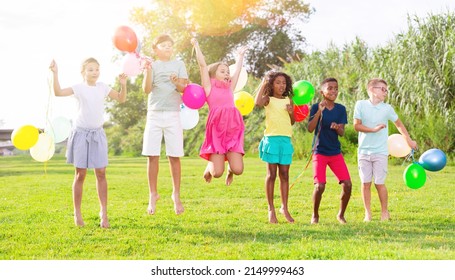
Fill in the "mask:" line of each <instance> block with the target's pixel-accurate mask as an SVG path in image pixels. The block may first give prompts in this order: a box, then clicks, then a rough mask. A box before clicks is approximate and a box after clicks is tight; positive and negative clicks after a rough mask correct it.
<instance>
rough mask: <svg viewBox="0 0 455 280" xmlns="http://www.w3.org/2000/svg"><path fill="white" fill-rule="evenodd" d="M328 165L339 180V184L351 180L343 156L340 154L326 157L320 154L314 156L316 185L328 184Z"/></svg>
mask: <svg viewBox="0 0 455 280" xmlns="http://www.w3.org/2000/svg"><path fill="white" fill-rule="evenodd" d="M327 165H328V166H329V167H330V169H331V170H332V172H333V174H335V176H336V177H337V179H338V183H341V181H345V180H351V176H349V171H348V167H347V166H346V162H344V158H343V155H342V154H338V155H335V156H324V155H320V154H313V175H314V176H313V181H314V183H315V184H317V183H321V184H325V183H326V182H327V179H326V170H327Z"/></svg>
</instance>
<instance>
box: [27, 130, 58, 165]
mask: <svg viewBox="0 0 455 280" xmlns="http://www.w3.org/2000/svg"><path fill="white" fill-rule="evenodd" d="M54 152H55V143H54V138H53V137H51V136H50V135H49V134H47V133H41V134H40V135H39V137H38V142H37V143H36V145H35V146H33V147H32V148H30V155H31V156H32V158H33V159H34V160H36V161H39V162H45V161H48V160H50V159H51V157H52V156H53V155H54Z"/></svg>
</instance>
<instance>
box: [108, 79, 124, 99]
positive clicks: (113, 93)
mask: <svg viewBox="0 0 455 280" xmlns="http://www.w3.org/2000/svg"><path fill="white" fill-rule="evenodd" d="M118 79H119V81H120V85H121V89H120V92H117V91H116V90H111V91H110V92H109V97H110V98H112V99H114V100H117V101H118V102H119V103H123V102H125V101H126V93H127V89H126V80H127V79H128V76H127V75H126V74H120V75H119V76H118Z"/></svg>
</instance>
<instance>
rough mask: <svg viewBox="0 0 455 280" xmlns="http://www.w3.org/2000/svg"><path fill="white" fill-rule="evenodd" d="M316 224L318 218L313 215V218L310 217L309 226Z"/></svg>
mask: <svg viewBox="0 0 455 280" xmlns="http://www.w3.org/2000/svg"><path fill="white" fill-rule="evenodd" d="M317 223H319V216H317V217H316V216H314V215H313V217H311V224H312V225H315V224H317Z"/></svg>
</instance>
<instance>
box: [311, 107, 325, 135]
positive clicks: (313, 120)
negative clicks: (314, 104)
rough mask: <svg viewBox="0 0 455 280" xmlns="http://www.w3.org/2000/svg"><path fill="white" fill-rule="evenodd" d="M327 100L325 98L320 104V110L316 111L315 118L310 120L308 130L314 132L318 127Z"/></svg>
mask: <svg viewBox="0 0 455 280" xmlns="http://www.w3.org/2000/svg"><path fill="white" fill-rule="evenodd" d="M325 106H326V102H325V101H324V100H323V101H321V102H319V104H318V110H317V111H316V113H314V116H313V118H312V119H311V120H310V121H309V122H308V132H310V133H311V132H313V131H314V130H315V129H316V126H317V124H318V121H319V118H320V117H321V114H322V111H324V109H325Z"/></svg>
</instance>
